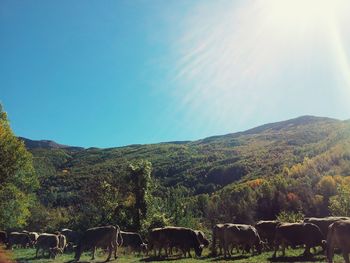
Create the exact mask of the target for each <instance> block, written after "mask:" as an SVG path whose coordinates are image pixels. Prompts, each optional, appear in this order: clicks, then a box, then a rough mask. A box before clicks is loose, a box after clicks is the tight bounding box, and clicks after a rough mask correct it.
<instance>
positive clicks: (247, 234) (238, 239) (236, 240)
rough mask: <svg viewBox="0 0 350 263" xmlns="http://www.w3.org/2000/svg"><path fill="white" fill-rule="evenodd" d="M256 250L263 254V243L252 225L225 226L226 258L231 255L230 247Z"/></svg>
mask: <svg viewBox="0 0 350 263" xmlns="http://www.w3.org/2000/svg"><path fill="white" fill-rule="evenodd" d="M230 245H232V246H236V247H244V248H252V250H253V253H254V248H255V250H256V252H257V253H259V254H260V253H261V250H262V246H263V242H262V241H261V239H260V236H259V233H258V231H257V230H256V229H255V227H253V226H251V225H243V224H225V226H224V257H226V256H227V255H229V256H230V255H231V253H230V249H229V246H230Z"/></svg>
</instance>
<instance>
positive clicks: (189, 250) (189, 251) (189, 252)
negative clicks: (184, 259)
mask: <svg viewBox="0 0 350 263" xmlns="http://www.w3.org/2000/svg"><path fill="white" fill-rule="evenodd" d="M188 256H189V257H190V258H191V257H192V255H191V249H190V248H189V249H188Z"/></svg>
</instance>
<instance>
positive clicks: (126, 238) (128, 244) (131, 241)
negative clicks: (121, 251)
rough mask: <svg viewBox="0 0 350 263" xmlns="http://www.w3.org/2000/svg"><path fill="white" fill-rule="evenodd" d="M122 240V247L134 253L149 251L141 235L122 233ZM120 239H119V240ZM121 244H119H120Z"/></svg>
mask: <svg viewBox="0 0 350 263" xmlns="http://www.w3.org/2000/svg"><path fill="white" fill-rule="evenodd" d="M120 235H121V240H122V241H120V243H121V244H120V245H121V246H122V247H125V248H129V249H130V250H131V251H133V252H138V253H139V254H140V253H141V251H143V252H146V251H147V244H145V243H144V242H143V240H142V238H141V236H140V234H139V233H135V232H125V231H120ZM118 239H119V238H118ZM118 243H119V242H118Z"/></svg>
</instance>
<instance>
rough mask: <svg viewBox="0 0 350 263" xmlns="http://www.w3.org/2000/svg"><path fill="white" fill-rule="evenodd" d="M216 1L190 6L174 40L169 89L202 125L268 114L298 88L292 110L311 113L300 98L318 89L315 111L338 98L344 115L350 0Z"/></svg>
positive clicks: (349, 93)
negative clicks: (173, 68) (172, 85)
mask: <svg viewBox="0 0 350 263" xmlns="http://www.w3.org/2000/svg"><path fill="white" fill-rule="evenodd" d="M216 3H217V2H215V4H213V2H211V1H208V2H206V4H199V5H198V6H197V8H196V9H195V10H194V11H193V15H192V16H191V17H189V19H188V20H187V21H185V23H184V30H183V32H184V34H183V37H182V39H181V41H180V42H178V44H177V46H176V52H177V54H178V55H179V59H178V65H177V69H176V76H177V78H176V81H177V82H179V83H180V85H178V86H180V87H182V88H180V89H179V90H177V92H178V93H177V95H178V96H179V97H180V98H181V101H182V103H183V104H184V105H183V107H184V108H186V109H192V113H193V114H197V113H198V112H200V114H201V115H202V116H203V125H204V126H205V125H208V123H210V121H212V124H213V125H221V126H225V125H227V124H228V123H229V124H230V123H232V122H231V120H232V119H233V118H234V119H235V120H236V121H240V120H242V121H244V120H245V119H247V118H248V119H249V116H250V115H252V114H263V112H266V113H265V114H271V112H276V111H277V110H279V109H280V108H281V106H285V107H287V106H288V104H286V103H285V101H286V96H288V94H291V95H293V96H294V97H297V96H295V94H302V96H300V98H301V101H298V104H299V105H298V107H299V109H300V111H304V112H309V113H312V111H308V108H307V107H308V105H307V104H308V103H307V100H310V99H314V94H315V92H317V93H319V92H320V90H321V89H323V91H322V92H323V97H322V98H321V97H320V103H319V104H320V109H321V110H322V106H321V105H322V104H325V103H327V104H328V105H336V104H338V105H340V106H339V107H343V108H344V109H345V108H346V110H347V111H348V113H350V106H348V105H350V86H349V85H350V73H349V70H350V67H349V54H348V51H349V50H348V49H346V47H347V46H348V44H350V32H349V29H348V25H349V24H350V19H349V17H348V14H349V13H350V1H345V0H338V1H337V0H335V1H331V0H328V1H327V0H257V1H252V0H247V1H239V2H233V1H223V2H220V3H221V4H220V5H218V4H216ZM322 85H323V86H325V87H321V86H322ZM326 86H327V87H326ZM335 97H337V98H335ZM302 100H304V101H305V105H304V106H305V108H304V109H303V108H301V107H302V103H301V102H302ZM321 100H324V101H321ZM332 100H333V101H332ZM257 101H259V105H260V106H256V105H257V103H256V102H257ZM281 101H284V104H283V105H281ZM287 102H289V103H290V105H289V106H290V107H294V105H295V102H293V101H287ZM264 103H266V104H264ZM292 103H294V104H292ZM204 105H205V106H204ZM290 110H293V109H290ZM311 110H312V109H311ZM321 113H322V112H321ZM296 114H298V112H296ZM228 128H229V127H228Z"/></svg>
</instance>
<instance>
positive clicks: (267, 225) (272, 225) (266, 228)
mask: <svg viewBox="0 0 350 263" xmlns="http://www.w3.org/2000/svg"><path fill="white" fill-rule="evenodd" d="M279 224H280V222H279V221H277V220H267V221H262V220H261V221H258V222H257V223H256V224H255V228H256V230H258V233H259V235H260V238H261V240H262V241H264V242H266V244H267V245H268V247H269V248H272V247H273V244H274V240H275V232H276V227H277V226H278V225H279Z"/></svg>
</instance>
